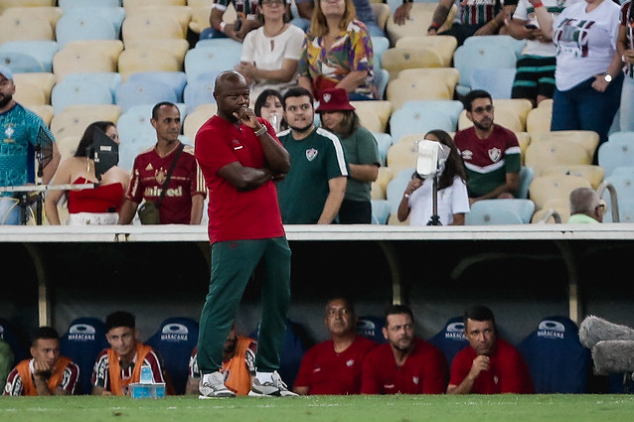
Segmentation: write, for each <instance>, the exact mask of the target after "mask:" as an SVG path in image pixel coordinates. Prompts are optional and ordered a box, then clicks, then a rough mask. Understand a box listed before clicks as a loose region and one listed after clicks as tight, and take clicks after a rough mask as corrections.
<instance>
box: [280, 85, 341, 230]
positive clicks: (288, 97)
mask: <svg viewBox="0 0 634 422" xmlns="http://www.w3.org/2000/svg"><path fill="white" fill-rule="evenodd" d="M313 101H314V99H313V96H312V95H311V93H310V92H309V91H308V90H307V89H305V88H302V87H297V88H291V89H289V90H288V91H287V92H286V94H285V95H284V102H283V104H284V117H285V119H286V121H287V122H288V126H289V127H290V129H287V130H285V131H284V132H280V134H279V138H280V142H282V145H284V147H285V148H286V150H287V151H288V153H289V154H290V156H291V162H292V163H293V165H292V166H291V170H290V171H289V172H288V174H287V175H286V177H285V178H284V179H283V180H281V181H279V182H278V183H277V196H278V200H279V204H280V211H281V213H282V222H283V223H284V224H330V223H332V222H333V221H335V218H336V217H337V214H338V213H339V208H340V207H341V202H342V201H343V198H344V196H345V193H346V181H347V180H346V179H347V178H348V166H347V164H346V158H345V154H344V149H343V146H342V145H341V142H340V141H339V138H337V136H336V135H333V134H332V133H331V132H329V131H327V130H325V129H322V128H316V127H315V125H314V123H313V121H314V118H315V110H314V109H313ZM306 192H310V194H309V195H307V194H306ZM300 198H301V200H299V199H300Z"/></svg>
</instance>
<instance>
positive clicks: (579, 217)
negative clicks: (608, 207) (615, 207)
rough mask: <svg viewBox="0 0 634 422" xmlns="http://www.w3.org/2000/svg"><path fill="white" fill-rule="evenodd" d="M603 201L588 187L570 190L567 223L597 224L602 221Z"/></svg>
mask: <svg viewBox="0 0 634 422" xmlns="http://www.w3.org/2000/svg"><path fill="white" fill-rule="evenodd" d="M604 210H605V203H604V202H603V201H601V198H599V195H597V193H596V192H595V191H594V190H592V189H590V188H577V189H575V190H573V191H572V192H570V218H569V219H568V224H598V223H601V222H603V211H604Z"/></svg>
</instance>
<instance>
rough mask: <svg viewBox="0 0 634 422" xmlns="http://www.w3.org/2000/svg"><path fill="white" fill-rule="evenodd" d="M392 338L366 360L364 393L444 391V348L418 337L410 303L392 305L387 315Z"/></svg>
mask: <svg viewBox="0 0 634 422" xmlns="http://www.w3.org/2000/svg"><path fill="white" fill-rule="evenodd" d="M383 335H384V336H385V338H386V339H387V340H388V342H387V343H385V344H382V345H380V346H378V347H377V348H375V349H374V350H372V351H371V352H370V353H369V354H368V356H367V357H366V358H365V361H364V362H363V370H362V386H361V393H362V394H397V393H400V394H442V393H444V392H445V385H446V381H447V361H446V360H445V356H444V355H443V354H442V352H441V351H440V350H438V349H437V348H436V347H434V346H432V345H431V344H429V343H427V342H425V341H423V340H421V339H418V338H416V337H414V315H413V313H412V311H411V309H409V308H408V307H407V306H404V305H392V306H390V307H389V308H388V310H387V312H386V317H385V327H384V328H383Z"/></svg>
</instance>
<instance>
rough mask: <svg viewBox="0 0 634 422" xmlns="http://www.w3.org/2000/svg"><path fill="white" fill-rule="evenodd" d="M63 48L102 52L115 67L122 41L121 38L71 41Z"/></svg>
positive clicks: (121, 48)
mask: <svg viewBox="0 0 634 422" xmlns="http://www.w3.org/2000/svg"><path fill="white" fill-rule="evenodd" d="M64 49H70V50H75V49H77V50H95V51H98V52H99V54H103V55H104V56H106V57H108V58H109V59H110V61H111V62H112V64H113V65H114V66H115V67H116V66H117V63H118V62H119V55H120V54H121V52H122V51H123V42H121V40H85V41H71V42H69V43H67V44H66V46H65V47H64Z"/></svg>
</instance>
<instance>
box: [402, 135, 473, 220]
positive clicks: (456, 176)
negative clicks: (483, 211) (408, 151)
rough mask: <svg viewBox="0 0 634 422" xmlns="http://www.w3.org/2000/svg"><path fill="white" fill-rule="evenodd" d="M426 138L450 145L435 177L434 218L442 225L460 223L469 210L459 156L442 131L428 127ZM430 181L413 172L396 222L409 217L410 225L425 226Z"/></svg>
mask: <svg viewBox="0 0 634 422" xmlns="http://www.w3.org/2000/svg"><path fill="white" fill-rule="evenodd" d="M425 139H426V140H428V141H434V142H440V143H441V144H443V145H446V146H448V147H449V148H450V152H449V157H448V158H447V161H446V162H445V168H444V170H443V172H442V174H441V175H440V177H439V178H438V203H437V205H438V208H437V212H438V217H439V219H440V223H441V224H442V225H443V226H463V225H464V222H465V214H466V213H468V212H469V209H470V208H469V194H468V193H467V184H466V180H467V175H466V172H465V169H464V165H463V164H462V159H461V158H460V154H459V153H458V149H457V148H456V144H455V143H454V142H453V139H451V136H450V135H449V134H448V133H447V132H445V131H443V130H432V131H430V132H428V133H427V134H426V135H425ZM432 185H433V182H432V180H431V179H428V180H425V179H422V178H421V177H420V176H419V175H418V174H417V173H416V172H414V174H413V175H412V180H410V182H409V183H408V185H407V188H406V189H405V192H404V193H403V198H402V199H401V203H400V204H399V206H398V213H397V217H398V221H405V220H407V217H409V218H410V219H409V224H410V226H425V225H427V223H429V221H430V220H431V217H432V210H433V186H432Z"/></svg>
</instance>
